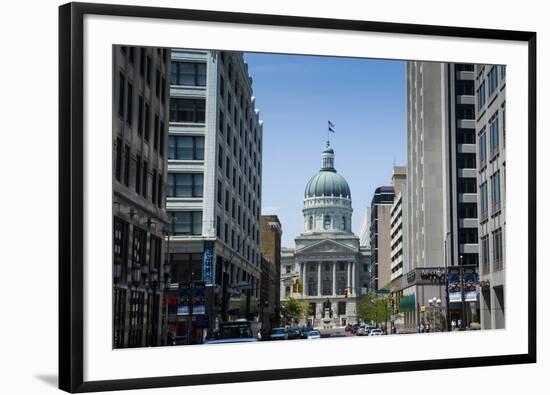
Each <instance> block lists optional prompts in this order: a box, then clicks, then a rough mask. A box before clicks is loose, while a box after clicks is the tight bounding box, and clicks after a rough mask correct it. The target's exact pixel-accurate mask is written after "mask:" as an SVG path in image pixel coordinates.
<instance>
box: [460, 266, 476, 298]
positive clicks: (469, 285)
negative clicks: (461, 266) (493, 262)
mask: <svg viewBox="0 0 550 395" xmlns="http://www.w3.org/2000/svg"><path fill="white" fill-rule="evenodd" d="M478 284H479V276H478V274H477V272H476V271H475V270H465V271H464V300H465V301H466V302H475V301H476V300H477V286H478Z"/></svg>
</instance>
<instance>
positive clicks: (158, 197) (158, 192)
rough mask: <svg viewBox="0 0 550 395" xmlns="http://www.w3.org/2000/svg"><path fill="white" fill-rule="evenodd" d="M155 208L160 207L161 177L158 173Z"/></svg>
mask: <svg viewBox="0 0 550 395" xmlns="http://www.w3.org/2000/svg"><path fill="white" fill-rule="evenodd" d="M157 207H159V208H161V207H162V175H161V174H160V173H159V175H158V179H157Z"/></svg>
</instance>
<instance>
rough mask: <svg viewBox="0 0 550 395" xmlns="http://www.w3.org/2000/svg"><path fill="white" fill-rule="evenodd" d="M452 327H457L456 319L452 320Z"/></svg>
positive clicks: (453, 328)
mask: <svg viewBox="0 0 550 395" xmlns="http://www.w3.org/2000/svg"><path fill="white" fill-rule="evenodd" d="M451 329H452V330H453V331H454V330H455V329H456V321H455V320H452V321H451Z"/></svg>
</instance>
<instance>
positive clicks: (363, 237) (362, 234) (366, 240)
mask: <svg viewBox="0 0 550 395" xmlns="http://www.w3.org/2000/svg"><path fill="white" fill-rule="evenodd" d="M359 245H360V246H361V247H366V248H370V207H367V208H365V214H363V220H362V221H361V227H360V228H359Z"/></svg>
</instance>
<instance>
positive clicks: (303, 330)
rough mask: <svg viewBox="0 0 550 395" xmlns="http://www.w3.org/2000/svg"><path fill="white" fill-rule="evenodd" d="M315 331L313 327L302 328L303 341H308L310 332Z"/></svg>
mask: <svg viewBox="0 0 550 395" xmlns="http://www.w3.org/2000/svg"><path fill="white" fill-rule="evenodd" d="M313 330H314V329H313V327H311V326H302V327H301V328H300V333H301V336H302V339H307V334H308V332H311V331H313Z"/></svg>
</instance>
